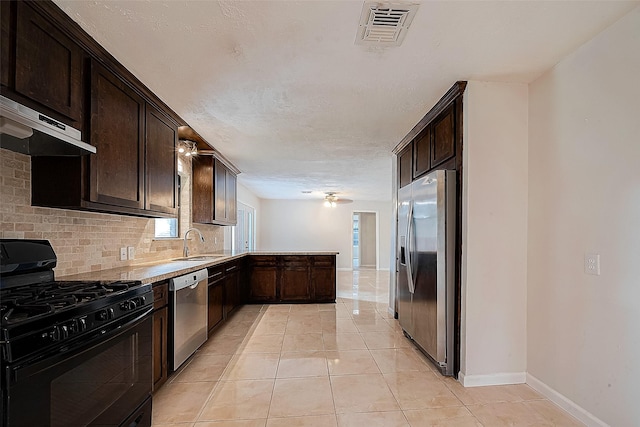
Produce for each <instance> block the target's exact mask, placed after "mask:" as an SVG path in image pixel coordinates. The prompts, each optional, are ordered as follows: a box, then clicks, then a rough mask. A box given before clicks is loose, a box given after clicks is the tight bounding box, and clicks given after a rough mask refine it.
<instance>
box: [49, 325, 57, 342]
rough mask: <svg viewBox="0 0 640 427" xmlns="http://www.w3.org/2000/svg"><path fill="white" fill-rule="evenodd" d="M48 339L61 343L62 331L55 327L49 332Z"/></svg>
mask: <svg viewBox="0 0 640 427" xmlns="http://www.w3.org/2000/svg"><path fill="white" fill-rule="evenodd" d="M48 337H49V339H50V340H51V341H53V342H56V341H60V329H58V327H57V326H54V327H53V328H51V331H49V334H48Z"/></svg>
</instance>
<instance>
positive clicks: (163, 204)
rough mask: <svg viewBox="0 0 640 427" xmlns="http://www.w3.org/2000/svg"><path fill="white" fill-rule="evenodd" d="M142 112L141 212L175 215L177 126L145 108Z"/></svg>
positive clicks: (152, 110) (155, 111)
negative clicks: (143, 142) (143, 154)
mask: <svg viewBox="0 0 640 427" xmlns="http://www.w3.org/2000/svg"><path fill="white" fill-rule="evenodd" d="M146 111H147V117H146V130H147V132H146V138H145V139H146V141H145V142H146V150H145V177H146V179H145V182H146V197H145V209H147V210H151V211H157V212H163V213H168V214H173V215H175V214H177V203H176V200H177V197H176V194H177V191H176V190H177V178H178V170H177V159H176V144H177V142H178V125H177V124H176V123H174V122H173V121H172V120H171V119H169V118H168V117H167V116H165V115H164V114H163V113H161V112H160V111H158V110H157V109H155V108H154V107H152V106H151V105H149V104H147V106H146Z"/></svg>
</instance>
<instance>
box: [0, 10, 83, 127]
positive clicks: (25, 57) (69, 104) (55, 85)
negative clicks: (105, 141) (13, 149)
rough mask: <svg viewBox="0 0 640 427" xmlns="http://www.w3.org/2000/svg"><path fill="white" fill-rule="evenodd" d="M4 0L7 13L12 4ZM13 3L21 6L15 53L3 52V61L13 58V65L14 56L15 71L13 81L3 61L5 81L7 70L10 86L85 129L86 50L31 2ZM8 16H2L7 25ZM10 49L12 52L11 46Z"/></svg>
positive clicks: (61, 118) (72, 123) (11, 88)
mask: <svg viewBox="0 0 640 427" xmlns="http://www.w3.org/2000/svg"><path fill="white" fill-rule="evenodd" d="M2 3H3V8H2V12H3V15H4V12H5V11H7V12H8V11H9V9H10V8H9V7H7V6H6V5H4V3H7V2H4V1H3V2H2ZM12 5H13V6H15V7H16V8H17V11H16V12H17V13H16V20H15V51H14V54H15V56H12V55H11V54H9V55H8V56H7V57H5V56H4V52H3V62H4V58H10V60H9V65H8V67H11V60H14V61H15V62H14V63H13V66H14V74H13V82H12V81H11V77H12V76H11V72H10V71H9V70H8V69H7V71H5V70H4V68H5V66H4V65H3V72H2V74H3V83H4V80H5V76H4V74H5V73H7V76H6V80H7V82H6V83H7V84H8V86H9V90H11V91H14V92H15V93H16V94H18V95H19V96H22V97H24V98H27V99H29V100H32V101H35V102H36V103H37V104H38V106H35V105H33V104H32V105H30V106H31V107H34V108H35V109H37V110H42V107H41V106H44V107H46V108H47V110H46V111H43V112H45V113H50V114H51V113H53V114H52V115H53V116H56V117H60V120H61V121H64V122H66V123H67V124H69V125H71V126H73V127H75V128H78V129H82V120H83V61H84V53H83V50H82V49H81V48H80V46H78V45H77V44H76V43H75V42H73V41H72V40H71V39H70V38H69V37H67V36H66V35H65V34H64V33H62V31H60V30H59V29H58V28H57V27H56V26H54V25H53V24H52V23H50V22H49V21H48V20H47V19H45V18H44V17H43V16H42V15H41V14H40V13H38V12H37V11H36V10H35V9H34V8H33V7H32V6H31V5H30V4H29V2H17V3H14V4H12ZM5 19H6V18H4V17H3V18H2V20H3V26H4V25H5V24H4V21H5ZM9 19H10V18H9ZM8 24H9V23H8ZM3 33H4V29H3ZM3 39H5V35H4V34H3ZM9 40H10V39H9ZM2 43H6V41H3V42H2ZM9 43H10V41H9ZM4 49H5V48H4V47H3V50H4ZM8 50H9V53H11V47H10V46H9V47H8ZM8 67H7V68H8ZM19 101H24V100H23V99H20V100H19ZM56 113H57V114H56Z"/></svg>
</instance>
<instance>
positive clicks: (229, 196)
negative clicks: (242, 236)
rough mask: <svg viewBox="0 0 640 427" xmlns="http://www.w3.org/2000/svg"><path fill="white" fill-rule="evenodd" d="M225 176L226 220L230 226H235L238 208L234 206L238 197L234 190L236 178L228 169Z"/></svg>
mask: <svg viewBox="0 0 640 427" xmlns="http://www.w3.org/2000/svg"><path fill="white" fill-rule="evenodd" d="M226 175H227V178H226V191H225V197H226V201H225V205H226V220H227V222H229V224H230V225H236V224H237V223H238V206H237V204H236V199H237V197H238V196H237V188H236V180H237V178H236V176H235V175H234V174H233V172H231V171H230V170H229V169H227V173H226Z"/></svg>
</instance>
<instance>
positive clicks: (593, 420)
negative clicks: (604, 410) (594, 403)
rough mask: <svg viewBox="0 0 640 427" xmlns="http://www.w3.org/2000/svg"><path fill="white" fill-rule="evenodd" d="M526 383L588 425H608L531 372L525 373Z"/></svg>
mask: <svg viewBox="0 0 640 427" xmlns="http://www.w3.org/2000/svg"><path fill="white" fill-rule="evenodd" d="M527 384H528V385H529V387H531V388H532V389H534V390H535V391H537V392H538V393H540V394H542V395H543V396H544V397H546V398H547V399H549V400H550V401H552V402H553V403H555V404H556V405H558V406H559V407H561V408H562V409H564V410H565V411H567V412H568V413H570V414H571V415H573V416H574V417H575V418H577V419H578V420H580V421H581V422H583V423H584V424H586V425H587V426H589V427H609V424H607V423H605V422H604V421H602V420H601V419H599V418H598V417H596V416H595V415H593V414H592V413H590V412H589V411H587V410H585V409H584V408H582V407H581V406H580V405H578V404H577V403H575V402H574V401H572V400H570V399H568V398H567V397H565V396H564V395H563V394H560V393H559V392H557V391H556V390H554V389H552V388H551V387H549V386H548V385H546V384H545V383H543V382H542V381H540V380H539V379H537V378H536V377H534V376H533V375H531V374H529V373H528V374H527Z"/></svg>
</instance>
